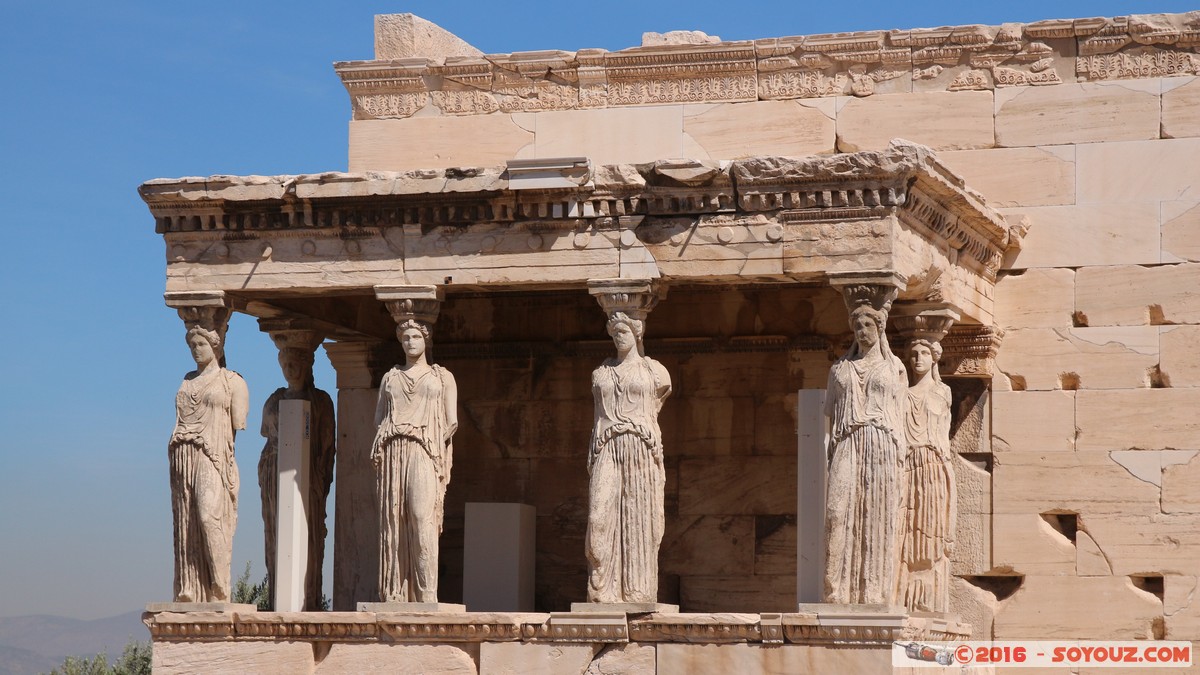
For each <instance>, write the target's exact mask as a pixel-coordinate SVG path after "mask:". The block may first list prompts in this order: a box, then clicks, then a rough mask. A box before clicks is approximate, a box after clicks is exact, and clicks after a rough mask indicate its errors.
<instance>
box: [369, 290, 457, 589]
mask: <svg viewBox="0 0 1200 675" xmlns="http://www.w3.org/2000/svg"><path fill="white" fill-rule="evenodd" d="M375 290H376V297H378V298H379V299H381V300H383V301H384V302H385V303H386V304H387V308H388V311H389V312H391V314H392V318H394V319H395V320H396V324H397V326H396V337H397V338H398V339H399V340H400V346H401V348H402V350H403V351H404V364H403V365H397V366H396V367H395V368H392V369H391V370H389V371H388V372H387V373H386V374H384V376H383V381H382V382H381V383H380V385H379V402H378V405H377V406H376V410H375V422H376V424H377V425H378V427H379V430H378V432H377V433H376V435H375V442H374V445H373V446H372V448H371V460H372V462H373V463H374V465H375V468H376V471H377V473H376V478H377V480H376V486H377V495H378V499H379V523H380V532H379V537H380V538H379V558H380V560H379V599H380V600H381V601H383V602H421V603H436V602H437V584H438V537H439V536H440V535H441V532H442V518H443V513H444V504H445V499H446V486H447V484H448V483H449V482H450V467H451V464H452V460H453V446H452V444H451V438H452V437H453V436H454V432H455V430H457V429H458V387H457V385H456V384H455V382H454V376H453V375H451V374H450V371H448V370H446V369H445V368H443V367H441V366H439V365H437V364H430V363H429V360H428V359H429V351H430V347H431V346H432V335H433V324H434V321H436V320H437V315H438V309H439V307H440V305H441V299H442V295H441V291H440V289H438V288H436V287H433V286H402V287H396V286H393V287H382V286H380V287H376V289H375Z"/></svg>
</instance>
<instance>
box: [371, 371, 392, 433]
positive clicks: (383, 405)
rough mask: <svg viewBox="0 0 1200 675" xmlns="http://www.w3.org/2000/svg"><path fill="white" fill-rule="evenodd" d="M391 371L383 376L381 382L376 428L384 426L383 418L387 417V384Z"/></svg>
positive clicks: (376, 412)
mask: <svg viewBox="0 0 1200 675" xmlns="http://www.w3.org/2000/svg"><path fill="white" fill-rule="evenodd" d="M391 374H392V373H391V371H388V372H386V373H384V374H383V380H381V381H380V382H379V399H378V400H376V402H375V426H376V427H378V426H379V425H380V424H383V418H384V417H386V416H387V405H388V403H387V382H388V378H389V377H391Z"/></svg>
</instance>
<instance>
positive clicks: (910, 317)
mask: <svg viewBox="0 0 1200 675" xmlns="http://www.w3.org/2000/svg"><path fill="white" fill-rule="evenodd" d="M960 318H962V314H961V313H960V312H959V311H958V308H957V307H955V306H954V305H951V304H948V303H944V302H913V303H907V302H902V303H898V304H896V305H895V306H894V307H892V311H891V314H890V318H889V321H888V322H889V323H890V324H891V326H892V328H893V329H894V330H895V331H896V333H897V334H898V335H899V336H900V338H901V340H902V344H908V343H909V342H911V341H912V340H928V341H929V342H941V341H942V338H944V337H946V333H947V332H949V330H950V327H951V326H953V325H954V324H955V322H957V321H958V320H959V319H960Z"/></svg>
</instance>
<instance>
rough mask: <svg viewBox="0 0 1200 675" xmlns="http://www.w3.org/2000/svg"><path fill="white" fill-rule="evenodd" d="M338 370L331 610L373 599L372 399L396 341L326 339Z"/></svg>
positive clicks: (375, 518) (375, 573) (376, 540)
mask: <svg viewBox="0 0 1200 675" xmlns="http://www.w3.org/2000/svg"><path fill="white" fill-rule="evenodd" d="M324 346H325V353H326V354H328V355H329V361H330V362H331V363H332V364H333V369H334V371H335V372H336V373H337V388H338V396H337V431H338V433H337V460H336V463H337V473H336V478H335V480H336V485H337V490H336V492H337V498H336V499H337V500H336V503H335V504H334V542H333V609H334V611H348V612H352V611H354V610H355V608H356V607H357V605H358V603H359V602H374V601H375V600H376V599H377V598H378V588H377V587H376V586H377V579H378V577H379V517H378V515H377V514H376V508H375V504H376V498H375V469H374V467H372V465H371V443H372V441H374V439H375V403H376V400H377V399H378V398H379V389H378V387H379V380H380V379H381V378H382V377H383V374H384V373H385V372H387V370H388V369H389V368H391V367H392V366H393V365H394V364H395V363H396V358H397V351H398V349H397V345H395V344H394V343H390V342H383V341H379V340H362V341H338V342H326V343H325V345H324Z"/></svg>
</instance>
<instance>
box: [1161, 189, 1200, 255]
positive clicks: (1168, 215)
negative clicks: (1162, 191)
mask: <svg viewBox="0 0 1200 675" xmlns="http://www.w3.org/2000/svg"><path fill="white" fill-rule="evenodd" d="M1159 218H1160V220H1161V222H1162V227H1161V235H1162V261H1163V262H1165V263H1172V262H1184V261H1187V262H1196V261H1198V260H1200V202H1197V201H1175V202H1161V203H1160V204H1159Z"/></svg>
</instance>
